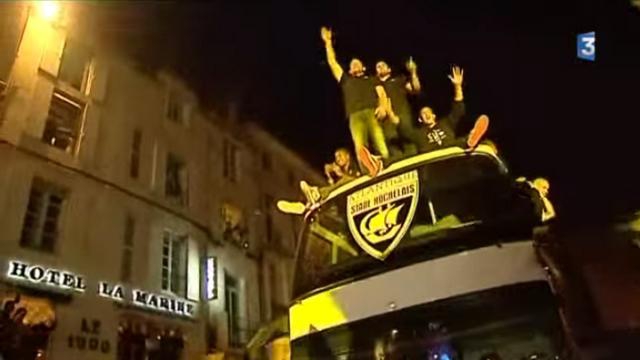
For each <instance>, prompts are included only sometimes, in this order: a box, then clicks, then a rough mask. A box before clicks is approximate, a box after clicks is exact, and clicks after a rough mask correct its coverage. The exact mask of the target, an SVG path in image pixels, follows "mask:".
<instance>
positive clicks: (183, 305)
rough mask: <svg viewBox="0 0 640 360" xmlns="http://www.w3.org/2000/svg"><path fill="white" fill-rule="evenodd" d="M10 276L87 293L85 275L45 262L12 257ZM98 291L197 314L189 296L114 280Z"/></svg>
mask: <svg viewBox="0 0 640 360" xmlns="http://www.w3.org/2000/svg"><path fill="white" fill-rule="evenodd" d="M7 277H8V278H10V279H12V280H14V281H17V282H22V283H25V284H28V285H36V286H45V287H50V288H55V289H59V290H73V291H77V292H80V293H84V292H85V290H86V282H85V279H84V277H83V276H80V275H78V274H74V273H72V272H69V271H62V270H58V269H54V268H48V267H45V266H41V265H31V264H28V263H26V262H23V261H18V260H11V261H9V269H8V270H7ZM98 295H99V296H101V297H104V298H108V299H111V300H114V301H117V302H123V303H124V302H126V303H130V304H132V305H134V306H137V307H140V308H144V309H148V310H154V311H159V312H163V313H168V314H171V315H176V316H184V317H188V318H195V317H196V306H197V303H196V302H193V301H189V300H187V299H182V298H178V297H173V296H169V295H161V294H155V293H151V292H147V291H143V290H140V289H132V290H131V291H126V289H125V288H124V287H123V286H122V285H120V284H110V283H108V282H104V281H101V282H100V283H99V284H98Z"/></svg>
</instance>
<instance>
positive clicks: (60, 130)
mask: <svg viewBox="0 0 640 360" xmlns="http://www.w3.org/2000/svg"><path fill="white" fill-rule="evenodd" d="M83 111H84V105H83V104H81V103H79V102H77V101H75V100H73V99H71V98H70V97H69V96H66V95H65V94H64V93H62V92H61V91H58V90H55V91H54V92H53V95H52V96H51V104H50V105H49V115H48V117H47V122H46V123H45V126H44V132H43V134H42V141H43V142H45V143H47V144H49V145H51V146H53V147H56V148H58V149H60V150H63V151H66V152H73V150H74V149H75V147H76V144H77V141H78V138H79V135H80V126H81V122H82V113H83Z"/></svg>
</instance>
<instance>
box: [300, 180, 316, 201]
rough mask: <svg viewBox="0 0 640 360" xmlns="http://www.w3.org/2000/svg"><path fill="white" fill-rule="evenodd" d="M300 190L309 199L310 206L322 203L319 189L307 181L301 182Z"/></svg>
mask: <svg viewBox="0 0 640 360" xmlns="http://www.w3.org/2000/svg"><path fill="white" fill-rule="evenodd" d="M300 190H302V193H303V194H304V197H305V198H307V202H309V204H314V203H317V202H318V201H320V191H319V190H318V187H316V186H311V185H309V184H308V183H307V182H306V181H304V180H302V181H300Z"/></svg>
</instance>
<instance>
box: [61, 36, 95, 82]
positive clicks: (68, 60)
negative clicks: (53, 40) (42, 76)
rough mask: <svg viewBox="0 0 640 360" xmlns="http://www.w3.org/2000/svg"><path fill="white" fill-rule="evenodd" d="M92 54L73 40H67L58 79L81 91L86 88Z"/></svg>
mask: <svg viewBox="0 0 640 360" xmlns="http://www.w3.org/2000/svg"><path fill="white" fill-rule="evenodd" d="M90 61H91V53H90V52H89V50H88V48H86V47H84V46H82V45H81V44H80V43H78V42H77V41H74V40H73V39H67V42H66V43H65V45H64V51H63V53H62V58H61V59H60V71H59V72H58V79H59V80H61V81H64V82H66V83H68V84H69V85H71V86H72V87H74V88H75V89H77V90H79V91H83V90H84V88H85V86H86V80H87V74H88V72H89V63H90Z"/></svg>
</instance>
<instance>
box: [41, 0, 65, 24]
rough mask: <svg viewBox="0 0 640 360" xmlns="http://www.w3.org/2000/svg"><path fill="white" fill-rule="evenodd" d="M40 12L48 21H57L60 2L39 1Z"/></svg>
mask: <svg viewBox="0 0 640 360" xmlns="http://www.w3.org/2000/svg"><path fill="white" fill-rule="evenodd" d="M36 6H37V8H38V13H39V14H40V16H41V17H42V18H43V19H44V20H46V21H51V22H53V21H55V20H56V19H57V18H58V15H59V14H60V4H59V3H58V2H57V1H48V0H47V1H38V2H37V3H36Z"/></svg>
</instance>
